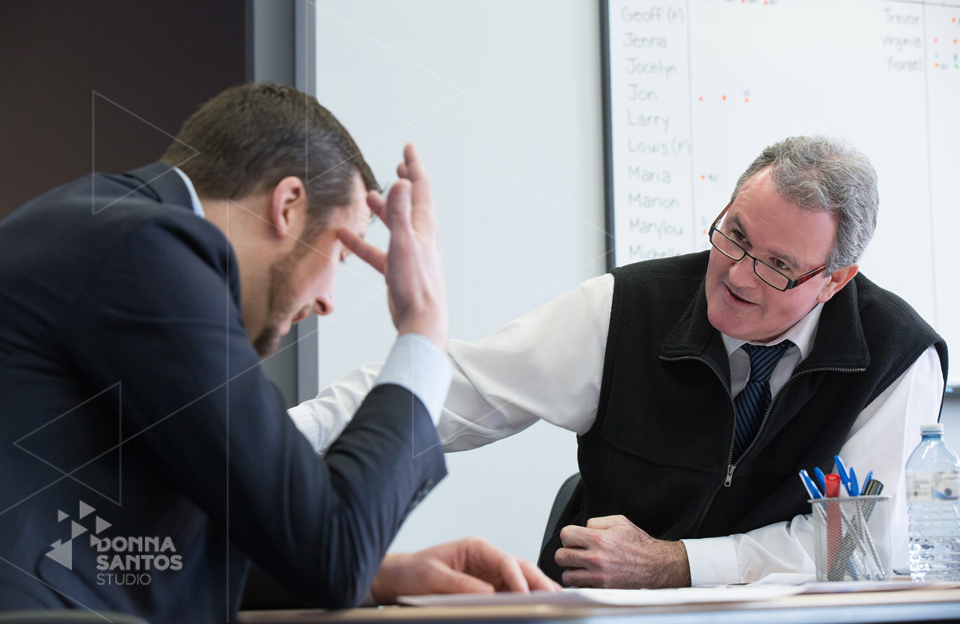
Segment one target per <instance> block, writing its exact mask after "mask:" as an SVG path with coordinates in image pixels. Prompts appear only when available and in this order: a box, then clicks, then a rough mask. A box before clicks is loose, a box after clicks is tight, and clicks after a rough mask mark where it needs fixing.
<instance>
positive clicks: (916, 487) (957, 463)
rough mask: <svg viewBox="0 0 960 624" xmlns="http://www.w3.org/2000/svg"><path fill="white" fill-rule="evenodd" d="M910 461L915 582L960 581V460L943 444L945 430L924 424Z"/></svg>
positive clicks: (910, 499) (912, 550)
mask: <svg viewBox="0 0 960 624" xmlns="http://www.w3.org/2000/svg"><path fill="white" fill-rule="evenodd" d="M920 435H921V440H920V445H919V446H917V448H916V449H915V450H914V451H913V454H911V455H910V459H908V460H907V475H906V477H907V479H906V480H907V510H908V513H909V514H910V577H911V578H912V579H913V580H914V581H960V460H958V459H957V455H956V453H954V452H953V451H951V450H950V447H948V446H947V445H946V443H945V442H944V441H943V425H922V426H921V427H920Z"/></svg>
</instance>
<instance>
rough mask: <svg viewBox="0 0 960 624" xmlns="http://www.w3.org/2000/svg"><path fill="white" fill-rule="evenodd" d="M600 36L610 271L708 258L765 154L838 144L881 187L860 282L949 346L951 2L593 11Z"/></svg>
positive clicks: (958, 111)
mask: <svg viewBox="0 0 960 624" xmlns="http://www.w3.org/2000/svg"><path fill="white" fill-rule="evenodd" d="M601 26H602V31H603V50H602V52H603V53H602V55H601V57H602V61H603V64H604V68H603V69H604V72H603V73H604V89H603V95H604V99H605V101H604V104H605V106H604V109H605V112H604V114H605V123H604V128H605V147H606V154H605V159H606V161H605V165H606V166H605V169H606V202H607V227H608V232H609V233H610V234H611V235H610V236H608V249H609V255H608V258H609V262H610V264H611V266H621V265H624V264H629V263H631V262H637V261H640V260H646V259H650V258H659V257H667V256H673V255H678V254H684V253H690V252H694V251H700V250H703V249H707V248H708V247H709V241H708V240H707V229H708V228H709V227H710V224H711V223H712V222H713V220H714V219H715V218H716V216H717V215H718V214H719V213H720V211H721V210H722V209H723V207H724V206H725V205H726V204H727V202H728V201H729V198H730V194H731V193H732V191H733V189H734V186H735V185H736V180H737V178H738V177H739V175H740V174H741V173H742V172H743V171H744V170H745V169H746V168H747V166H748V165H749V164H750V163H751V162H752V161H753V159H754V158H756V157H757V156H758V155H759V154H760V152H761V151H762V149H763V148H764V147H766V146H767V145H770V144H772V143H775V142H777V141H779V140H781V139H783V138H785V137H788V136H794V135H801V134H825V135H828V136H834V137H840V138H844V139H847V140H849V141H850V142H851V143H853V144H854V145H855V146H857V147H858V148H859V149H860V150H862V151H863V152H864V153H865V154H866V155H867V156H868V157H869V158H870V160H871V162H872V163H873V165H874V167H875V168H876V170H877V175H878V179H879V191H880V213H879V221H878V226H877V231H876V234H875V235H874V238H873V241H872V242H871V243H870V245H869V247H868V248H867V251H866V253H865V254H864V257H863V259H862V261H861V271H862V272H863V273H864V274H865V275H866V276H867V277H869V278H870V279H872V280H873V281H875V282H877V283H878V284H879V285H881V286H882V287H884V288H886V289H888V290H891V291H893V292H895V293H896V294H898V295H900V296H901V297H903V298H904V299H906V300H907V301H908V302H909V303H910V304H911V305H912V306H913V307H914V308H915V309H916V310H917V311H918V312H919V313H920V314H921V315H922V316H923V318H925V319H926V320H927V321H928V322H929V323H930V324H931V325H932V326H933V327H934V328H935V329H936V330H937V331H938V332H939V333H940V335H941V336H943V337H944V338H945V339H946V341H947V344H948V345H949V346H951V347H954V348H958V347H960V321H958V316H960V314H958V313H960V293H958V291H960V288H957V286H955V283H956V282H957V270H958V268H960V238H958V235H960V59H958V54H960V43H958V40H960V2H956V1H955V2H946V3H944V2H937V3H933V2H928V3H923V2H908V1H892V0H673V1H671V0H663V1H659V2H650V1H637V0H604V1H603V2H602V8H601ZM948 384H949V385H950V386H957V385H960V367H954V368H953V370H951V372H950V378H949V380H948Z"/></svg>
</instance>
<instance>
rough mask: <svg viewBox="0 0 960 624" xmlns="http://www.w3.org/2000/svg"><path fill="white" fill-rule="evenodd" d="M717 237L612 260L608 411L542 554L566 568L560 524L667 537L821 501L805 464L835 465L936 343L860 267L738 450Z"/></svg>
mask: <svg viewBox="0 0 960 624" xmlns="http://www.w3.org/2000/svg"><path fill="white" fill-rule="evenodd" d="M709 253H710V252H709V251H706V252H702V253H697V254H689V255H685V256H679V257H675V258H669V259H664V260H653V261H647V262H640V263H637V264H632V265H629V266H625V267H621V268H619V269H616V270H614V271H613V276H614V289H613V305H612V309H611V313H610V331H609V336H608V338H607V347H606V354H605V358H604V365H603V381H602V386H601V390H600V403H599V406H598V410H597V419H596V422H595V423H594V425H593V427H592V428H591V429H590V431H588V432H587V433H586V434H584V435H583V436H581V437H580V438H579V439H578V444H579V454H578V456H579V463H580V474H581V482H580V485H579V486H578V487H577V490H576V491H575V492H574V495H573V498H572V499H571V501H570V503H569V504H568V505H567V507H566V508H565V509H564V512H563V514H562V515H561V518H560V522H559V524H558V527H557V530H558V532H557V533H556V534H555V535H554V536H553V538H552V539H551V540H550V541H549V542H548V543H547V545H546V547H545V548H544V550H543V552H542V553H541V556H540V567H541V568H543V569H544V571H546V572H547V573H548V574H549V575H550V576H552V577H553V578H554V579H556V580H557V581H559V580H560V575H561V574H562V572H563V569H562V568H560V567H559V566H557V564H556V562H555V561H554V553H555V552H556V550H557V549H558V548H560V546H561V543H560V537H559V529H560V528H562V527H564V526H566V525H568V524H578V525H581V526H583V525H585V524H586V521H587V520H588V519H589V518H594V517H597V516H608V515H614V514H622V515H624V516H626V517H627V518H629V519H630V520H631V521H632V522H633V523H634V524H636V525H637V526H639V527H640V528H642V529H643V530H645V531H647V532H648V533H650V535H652V536H654V537H656V538H660V539H667V540H678V539H681V538H697V537H716V536H722V535H731V534H735V533H742V532H744V531H749V530H752V529H756V528H758V527H762V526H766V525H768V524H772V523H775V522H780V521H783V520H789V519H791V518H792V517H793V516H795V515H797V514H803V513H809V512H810V505H809V504H808V503H807V502H806V499H807V495H806V493H805V491H804V489H803V487H802V485H801V483H800V479H799V478H798V477H797V472H798V471H799V470H801V469H803V468H806V469H807V470H808V471H812V470H813V467H814V466H819V467H820V468H821V469H822V470H823V471H824V472H829V471H830V470H831V469H832V467H833V456H834V455H835V454H837V453H838V452H839V451H840V447H841V446H842V445H843V442H844V441H845V440H846V438H847V435H848V433H849V432H850V428H851V427H852V426H853V423H854V421H855V420H856V419H857V416H858V415H859V414H860V412H861V411H862V410H863V408H864V407H866V406H867V405H868V404H869V403H870V402H871V401H873V400H874V399H875V398H877V396H879V395H880V393H882V392H883V391H884V390H885V389H886V388H887V387H888V386H889V385H890V384H891V383H893V382H894V381H895V380H896V379H897V378H898V377H899V376H900V375H901V374H903V373H904V372H905V371H906V370H907V369H908V368H909V367H910V366H911V365H912V364H913V363H914V361H916V359H917V358H918V357H919V356H920V355H921V354H922V353H923V352H924V351H925V350H926V349H927V348H929V347H930V346H931V345H933V346H935V347H936V349H937V352H938V354H939V355H940V361H941V366H942V368H943V376H944V380H946V376H947V346H946V344H945V343H944V341H943V339H942V338H940V336H938V335H937V334H936V332H934V331H933V329H932V328H931V327H930V326H929V325H927V323H925V322H924V321H923V319H921V318H920V316H919V315H918V314H917V313H916V312H915V311H914V310H913V308H911V307H910V306H909V305H908V304H907V303H906V302H905V301H903V300H902V299H900V298H899V297H897V296H896V295H894V294H892V293H890V292H887V291H885V290H883V289H882V288H880V287H878V286H877V285H875V284H874V283H873V282H871V281H870V280H868V279H867V278H865V277H863V276H862V275H857V277H855V278H854V279H853V280H851V282H850V283H848V284H847V285H846V286H845V287H844V288H843V289H842V290H841V291H840V292H838V293H837V294H836V295H835V296H834V297H833V298H832V299H831V300H830V301H829V302H827V303H826V304H825V305H824V307H823V312H822V314H821V316H820V322H819V326H818V329H817V336H816V340H815V342H814V345H813V349H812V350H811V352H810V354H809V356H808V357H807V358H806V359H805V360H803V362H801V363H800V365H799V366H798V367H797V369H796V370H795V371H794V373H793V375H792V376H791V377H790V379H789V380H788V381H787V382H786V384H785V385H784V386H783V388H782V389H781V390H780V391H779V392H778V393H777V395H776V396H775V397H774V400H773V403H772V405H771V407H770V409H769V411H768V413H767V415H766V418H765V420H764V421H763V422H762V424H761V427H760V430H759V431H758V433H757V435H756V437H755V438H754V440H753V443H752V444H751V445H750V447H749V448H748V449H747V451H746V453H745V454H744V455H743V456H742V457H741V458H740V459H738V460H734V458H733V431H734V422H735V419H736V414H735V410H734V406H733V399H732V397H731V396H730V366H729V359H728V356H727V352H726V349H725V348H724V345H723V340H722V337H721V335H720V332H719V331H717V330H716V329H714V328H713V326H711V325H710V322H709V321H708V320H707V300H706V294H705V291H704V276H705V275H706V271H707V261H708V258H709Z"/></svg>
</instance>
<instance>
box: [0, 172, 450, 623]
mask: <svg viewBox="0 0 960 624" xmlns="http://www.w3.org/2000/svg"><path fill="white" fill-rule="evenodd" d="M190 206H191V204H190V198H189V195H188V192H187V189H186V187H185V185H184V184H183V182H182V180H181V179H180V178H179V176H178V175H177V174H176V172H175V171H173V170H171V169H170V167H168V166H167V165H164V164H162V163H156V164H153V165H150V166H147V167H144V168H143V169H139V170H136V171H133V172H130V173H128V174H126V175H122V176H113V175H104V174H95V175H92V176H87V177H85V178H82V179H80V180H77V181H76V182H73V183H70V184H67V185H65V186H62V187H60V188H57V189H54V190H53V191H50V192H49V193H47V194H46V195H43V196H42V197H40V198H38V199H35V200H33V201H32V202H30V203H29V204H26V205H25V206H23V207H21V208H20V209H19V210H17V211H16V212H15V213H13V214H12V215H11V216H9V217H8V218H7V219H5V220H4V221H2V222H0V610H8V609H17V608H42V607H60V608H62V607H64V606H67V607H78V608H89V609H95V610H96V609H110V610H116V611H125V612H130V613H135V614H138V615H140V616H143V617H145V618H147V619H148V620H149V621H151V622H153V623H154V624H158V623H160V622H213V621H218V622H221V621H224V620H225V619H227V618H230V617H232V614H233V613H234V612H235V611H236V609H237V606H238V603H239V600H240V596H241V591H242V588H243V584H244V579H245V576H246V572H247V567H248V557H249V558H252V559H253V560H254V561H256V562H257V563H258V564H259V565H260V566H261V567H262V568H264V569H265V570H266V571H267V572H268V573H269V574H271V575H272V576H273V577H274V578H276V579H277V580H278V581H279V582H281V583H282V584H284V585H286V586H287V587H288V588H290V589H291V590H292V591H294V592H295V593H297V594H299V595H300V596H301V597H302V598H304V599H306V600H308V601H311V602H313V603H314V604H316V605H319V606H326V607H346V606H351V605H355V604H356V603H358V602H359V601H361V600H362V599H363V598H364V596H365V595H366V593H367V591H368V589H369V585H370V583H371V581H372V578H373V576H374V574H375V573H376V570H377V568H378V566H379V563H380V560H381V558H382V557H383V555H384V553H385V552H386V550H387V547H388V546H389V544H390V542H391V540H392V539H393V537H394V535H395V534H396V532H397V531H398V530H399V528H400V525H401V523H402V521H403V519H404V517H405V516H406V514H407V513H408V512H409V510H410V509H411V508H412V506H413V505H415V504H416V503H417V502H419V500H420V499H422V498H423V495H424V494H425V493H426V492H427V491H429V489H430V488H431V487H433V485H434V484H435V483H437V482H438V481H439V480H440V479H442V478H443V477H444V475H445V474H446V470H445V467H444V460H443V455H442V451H441V447H440V444H439V441H438V439H437V434H436V430H435V428H434V426H433V423H432V422H431V419H430V416H429V414H428V413H427V411H426V409H425V407H424V406H423V404H422V403H421V402H420V400H419V399H417V398H416V397H415V396H414V395H413V394H411V393H410V392H409V391H407V390H405V389H404V388H401V387H399V386H395V385H385V386H380V387H378V388H376V389H374V391H373V392H371V393H370V395H369V396H368V397H367V399H366V400H365V401H364V403H363V405H362V406H361V407H360V409H359V411H358V412H357V415H356V417H355V419H354V420H353V422H352V423H351V424H350V425H349V426H348V427H347V429H346V430H345V431H344V432H343V435H342V436H341V437H340V439H339V440H338V441H337V442H336V444H334V446H333V447H332V448H331V449H330V451H329V452H328V453H327V455H326V456H325V457H324V458H323V459H320V458H318V457H317V456H316V455H315V454H314V453H313V451H312V449H311V447H310V445H309V444H308V442H307V441H306V439H305V438H304V437H303V436H302V435H301V434H300V432H299V431H298V430H297V429H296V427H295V426H294V425H293V423H292V421H291V420H290V418H289V417H288V416H287V414H286V411H285V410H284V408H283V405H282V402H281V400H280V397H279V393H278V392H277V390H276V389H275V387H274V386H273V385H272V384H270V383H269V382H268V381H267V379H266V378H265V377H264V375H263V373H262V372H261V370H260V366H259V361H258V358H257V354H256V352H255V351H254V349H253V347H252V346H251V344H250V342H249V340H248V338H247V333H246V330H245V329H244V325H243V319H242V318H241V313H240V309H241V308H240V296H241V293H240V282H239V279H238V276H239V272H238V268H237V263H236V259H235V257H234V254H233V251H232V249H231V247H230V245H229V243H228V242H227V239H226V237H225V236H224V235H223V233H222V232H221V231H220V229H219V228H217V227H216V226H215V225H213V224H212V223H209V222H207V221H205V220H204V219H202V218H200V217H198V216H196V215H195V214H194V213H193V212H192V209H191V207H190ZM91 509H92V510H91ZM167 538H169V539H167ZM107 540H109V541H107Z"/></svg>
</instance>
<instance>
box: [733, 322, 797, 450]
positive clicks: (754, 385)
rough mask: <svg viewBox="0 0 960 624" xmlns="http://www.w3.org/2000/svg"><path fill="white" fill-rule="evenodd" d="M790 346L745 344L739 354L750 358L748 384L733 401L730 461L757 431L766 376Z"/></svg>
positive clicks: (765, 400)
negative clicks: (734, 418) (734, 419)
mask: <svg viewBox="0 0 960 624" xmlns="http://www.w3.org/2000/svg"><path fill="white" fill-rule="evenodd" d="M792 346H793V343H792V342H790V341H789V340H784V341H783V342H781V343H779V344H775V345H773V346H772V347H761V346H759V345H752V344H745V345H743V350H744V351H746V352H747V355H749V356H750V380H749V381H748V382H747V385H745V386H744V387H743V390H741V391H740V394H738V395H737V396H736V398H735V399H734V400H733V404H734V406H735V407H736V408H737V430H736V437H735V440H734V444H733V456H734V459H739V457H740V456H741V455H742V454H743V452H744V451H745V450H746V449H747V447H748V446H750V442H752V441H753V438H754V436H756V435H757V431H758V430H759V429H760V423H761V422H762V421H763V416H764V414H766V412H767V408H768V407H770V401H771V400H772V399H771V397H770V375H771V374H772V373H773V369H774V368H776V367H777V363H778V362H779V361H780V358H781V357H783V354H784V353H786V351H787V349H789V348H790V347H792Z"/></svg>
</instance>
